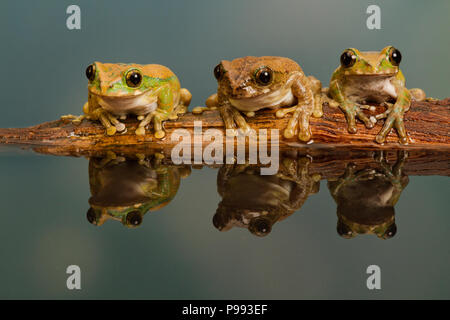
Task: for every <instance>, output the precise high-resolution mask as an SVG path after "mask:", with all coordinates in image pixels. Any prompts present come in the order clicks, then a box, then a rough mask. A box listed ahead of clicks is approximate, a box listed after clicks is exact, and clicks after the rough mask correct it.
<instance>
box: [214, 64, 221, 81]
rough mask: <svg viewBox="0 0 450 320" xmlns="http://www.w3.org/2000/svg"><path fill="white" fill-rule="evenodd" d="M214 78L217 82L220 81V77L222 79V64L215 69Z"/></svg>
mask: <svg viewBox="0 0 450 320" xmlns="http://www.w3.org/2000/svg"><path fill="white" fill-rule="evenodd" d="M214 77H215V78H216V79H217V80H219V79H220V77H222V68H221V67H220V64H219V65H217V66H216V67H215V68H214Z"/></svg>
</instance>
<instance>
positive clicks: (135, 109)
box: [96, 93, 158, 116]
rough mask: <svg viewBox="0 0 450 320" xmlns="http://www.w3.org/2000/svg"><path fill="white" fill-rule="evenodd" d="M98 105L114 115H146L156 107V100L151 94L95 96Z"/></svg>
mask: <svg viewBox="0 0 450 320" xmlns="http://www.w3.org/2000/svg"><path fill="white" fill-rule="evenodd" d="M96 97H97V102H98V104H99V105H100V106H101V107H102V108H103V109H105V110H106V111H109V112H111V113H112V114H114V115H118V116H124V115H128V114H135V115H138V116H140V115H146V114H149V113H150V112H153V111H155V110H156V108H157V107H158V98H157V97H155V96H153V95H152V94H151V93H144V94H141V95H137V96H126V97H109V96H100V95H97V96H96Z"/></svg>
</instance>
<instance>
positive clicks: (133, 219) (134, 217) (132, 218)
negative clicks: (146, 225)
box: [127, 211, 142, 226]
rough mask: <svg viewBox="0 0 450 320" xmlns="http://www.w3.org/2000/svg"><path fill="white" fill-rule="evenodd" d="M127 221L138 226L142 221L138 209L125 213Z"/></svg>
mask: <svg viewBox="0 0 450 320" xmlns="http://www.w3.org/2000/svg"><path fill="white" fill-rule="evenodd" d="M127 222H128V224H129V225H131V226H138V225H140V224H141V222H142V217H141V215H140V213H139V212H138V211H132V212H130V213H128V214H127Z"/></svg>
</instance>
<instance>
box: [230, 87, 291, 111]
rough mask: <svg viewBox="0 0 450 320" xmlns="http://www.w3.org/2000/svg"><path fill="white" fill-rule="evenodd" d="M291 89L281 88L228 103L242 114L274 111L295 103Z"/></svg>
mask: <svg viewBox="0 0 450 320" xmlns="http://www.w3.org/2000/svg"><path fill="white" fill-rule="evenodd" d="M296 100H297V99H296V98H295V97H294V95H293V94H292V90H291V88H290V87H289V88H283V89H279V90H276V91H273V92H270V93H268V94H264V95H260V96H258V97H255V98H244V99H229V101H230V103H231V104H232V105H233V106H234V107H235V108H236V109H238V110H240V111H243V112H250V111H258V110H261V109H266V108H269V109H275V108H278V107H282V106H291V105H293V104H294V103H295V102H296Z"/></svg>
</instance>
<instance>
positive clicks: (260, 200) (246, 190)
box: [213, 157, 321, 237]
mask: <svg viewBox="0 0 450 320" xmlns="http://www.w3.org/2000/svg"><path fill="white" fill-rule="evenodd" d="M309 164H310V159H309V158H307V157H303V158H300V159H293V158H284V159H282V161H281V163H280V169H279V171H278V173H277V174H276V175H260V168H259V167H255V166H250V165H225V166H223V167H222V168H221V169H220V170H219V174H218V177H217V188H218V192H219V194H220V196H221V197H222V201H221V202H220V203H219V206H218V208H217V211H216V214H215V215H214V217H213V224H214V226H215V227H216V228H217V229H219V230H220V231H227V230H230V229H231V228H232V227H234V226H238V227H243V228H247V229H248V230H249V231H250V232H251V233H252V234H254V235H256V236H260V237H263V236H266V235H268V234H269V233H270V232H271V230H272V226H273V225H274V224H275V223H276V222H277V221H281V220H283V219H285V218H286V217H288V216H289V215H291V214H292V213H294V212H295V211H296V210H298V209H299V208H300V207H301V206H302V205H303V203H304V202H305V201H306V199H307V198H308V196H309V195H310V194H313V193H317V192H318V191H319V186H320V178H321V177H320V175H319V174H312V175H311V174H310V173H309Z"/></svg>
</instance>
